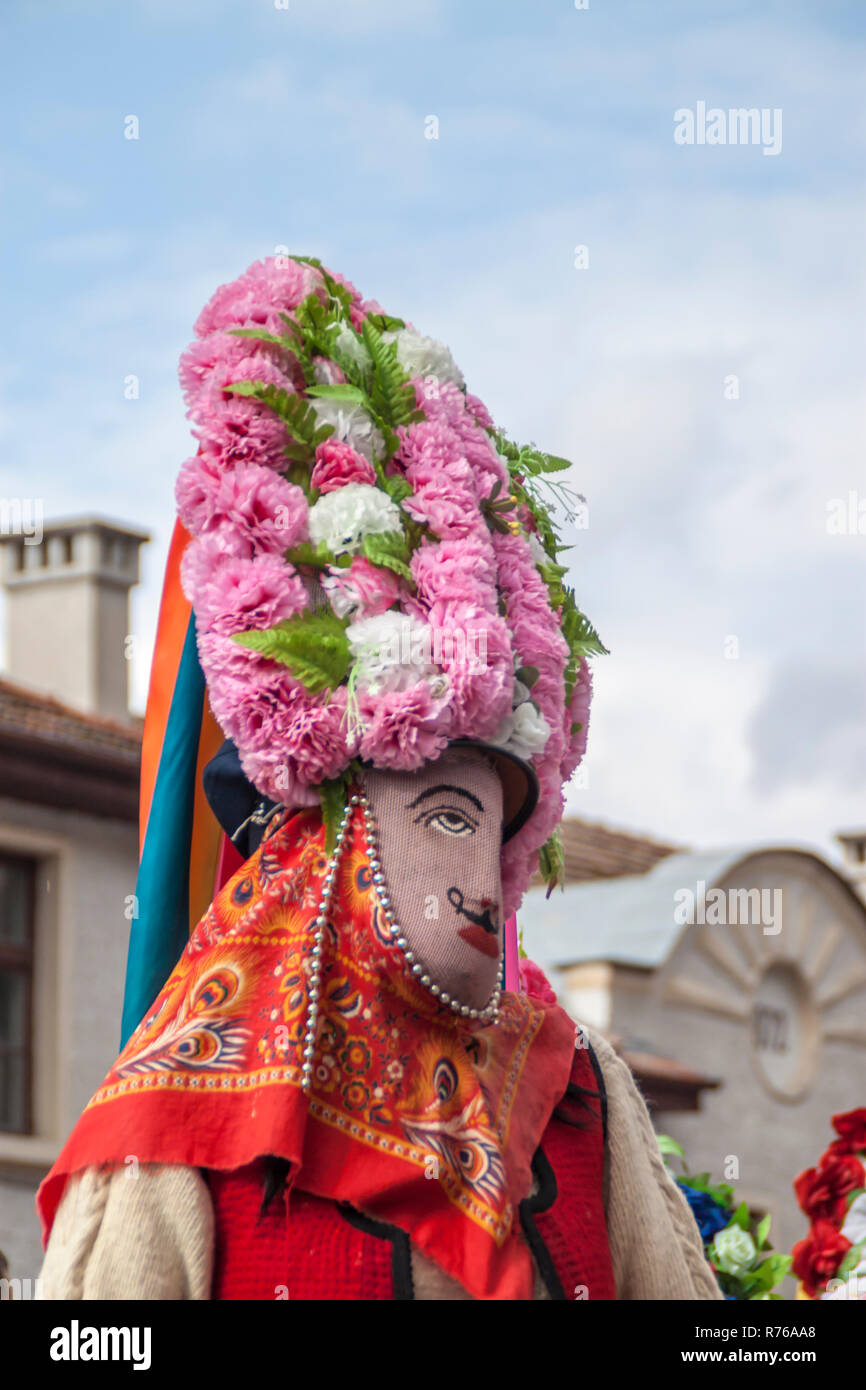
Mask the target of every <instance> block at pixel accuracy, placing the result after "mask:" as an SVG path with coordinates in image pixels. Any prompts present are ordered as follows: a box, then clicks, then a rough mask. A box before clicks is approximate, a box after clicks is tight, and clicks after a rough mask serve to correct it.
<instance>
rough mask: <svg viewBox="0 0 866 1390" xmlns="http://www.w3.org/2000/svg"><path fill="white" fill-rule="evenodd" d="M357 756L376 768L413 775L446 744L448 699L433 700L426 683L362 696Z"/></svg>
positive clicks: (421, 682) (360, 699) (360, 700)
mask: <svg viewBox="0 0 866 1390" xmlns="http://www.w3.org/2000/svg"><path fill="white" fill-rule="evenodd" d="M359 713H360V717H361V723H362V729H363V732H362V733H361V736H360V738H359V739H358V741H357V750H356V751H357V753H358V755H359V756H360V757H361V758H363V759H365V760H366V761H368V762H371V763H373V764H374V765H375V766H376V767H383V768H384V767H388V768H392V769H393V770H394V771H395V772H414V771H415V770H416V769H417V768H419V767H423V766H424V764H425V763H428V762H431V761H433V760H434V759H435V758H438V756H439V754H440V753H441V752H442V751H443V749H444V748H445V747H446V746H447V743H448V724H449V711H448V701H447V699H440V700H434V698H433V696H432V695H431V694H430V687H429V685H428V684H427V682H426V681H419V682H418V683H417V685H413V686H410V687H409V689H408V690H402V691H388V692H386V693H384V694H382V695H379V696H377V697H375V698H372V697H370V696H365V695H363V694H362V695H361V696H360V698H359Z"/></svg>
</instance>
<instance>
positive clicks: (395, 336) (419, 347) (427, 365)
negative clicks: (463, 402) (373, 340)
mask: <svg viewBox="0 0 866 1390" xmlns="http://www.w3.org/2000/svg"><path fill="white" fill-rule="evenodd" d="M382 337H383V338H384V340H385V342H386V343H395V344H396V346H397V361H398V362H399V363H400V366H401V367H402V368H403V370H404V372H408V374H409V376H411V377H423V376H435V377H436V379H437V380H438V381H453V382H454V384H455V385H456V386H463V385H464V384H465V383H464V379H463V373H462V372H461V370H460V368H459V367H458V366H457V363H456V362H455V361H454V358H453V357H452V356H451V353H450V352H449V350H448V348H447V347H446V346H445V344H444V343H439V342H437V341H436V339H435V338H422V336H421V334H420V333H416V332H415V330H414V329H413V328H400V329H398V330H397V331H391V332H388V333H383V334H382Z"/></svg>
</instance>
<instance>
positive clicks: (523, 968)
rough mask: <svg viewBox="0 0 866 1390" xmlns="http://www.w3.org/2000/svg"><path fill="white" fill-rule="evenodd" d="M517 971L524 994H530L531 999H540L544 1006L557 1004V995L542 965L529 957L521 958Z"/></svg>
mask: <svg viewBox="0 0 866 1390" xmlns="http://www.w3.org/2000/svg"><path fill="white" fill-rule="evenodd" d="M517 970H518V974H519V975H520V989H521V992H522V993H523V994H528V995H529V997H530V999H540V1000H541V1002H542V1003H543V1004H555V1003H556V993H555V991H554V989H553V986H552V985H551V983H550V981H549V980H548V978H547V976H546V975H545V973H544V971H543V970H542V968H541V966H540V965H536V964H535V961H534V960H530V959H529V957H528V956H521V957H520V960H519V961H518V965H517Z"/></svg>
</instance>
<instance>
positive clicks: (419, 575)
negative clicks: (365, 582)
mask: <svg viewBox="0 0 866 1390" xmlns="http://www.w3.org/2000/svg"><path fill="white" fill-rule="evenodd" d="M410 569H411V571H412V578H413V579H414V581H415V584H416V587H417V589H418V595H419V597H420V598H423V599H424V600H425V601H426V602H427V603H428V604H433V603H435V602H436V600H437V599H464V600H466V601H467V602H469V603H477V604H479V605H480V606H481V607H484V608H486V609H487V610H488V611H489V612H491V613H495V612H496V606H497V592H496V559H495V556H494V554H493V547H492V546H491V544H490V537H489V533H488V531H487V528H486V526H479V527H477V528H476V529H475V530H474V531H472V532H470V534H469V535H467V536H466V537H465V538H464V539H462V540H447V541H439V542H438V543H437V542H435V541H430V540H427V539H424V540H423V541H422V542H421V544H420V546H419V547H418V549H417V550H416V551H415V553H414V555H413V556H412V560H411V563H410Z"/></svg>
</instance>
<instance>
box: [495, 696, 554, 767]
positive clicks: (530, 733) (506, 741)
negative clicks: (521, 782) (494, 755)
mask: <svg viewBox="0 0 866 1390" xmlns="http://www.w3.org/2000/svg"><path fill="white" fill-rule="evenodd" d="M549 737H550V725H549V724H548V722H547V720H546V719H545V717H544V715H543V714H542V713H541V710H540V709H538V707H537V706H536V705H534V704H533V703H532V701H531V700H524V702H523V703H522V704H520V705H518V706H517V708H516V709H513V710H512V711H511V713H510V714H509V715H507V716H506V717H505V719H503V721H502V723H501V724H500V726H499V728H498V729H497V731H496V733H495V734H494V736H493V739H492V740H491V742H493V743H495V744H496V745H497V747H499V748H504V749H505V751H506V753H513V754H514V755H515V757H517V758H523V759H524V760H525V761H526V762H529V760H530V759H531V758H532V757H534V756H535V754H536V753H543V752H544V749H545V748H546V746H547V740H548V739H549Z"/></svg>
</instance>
